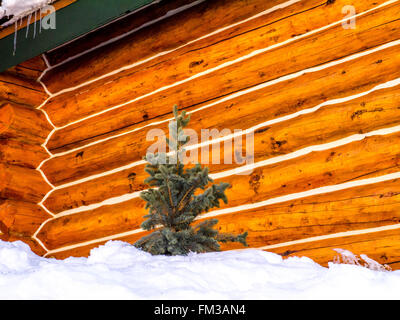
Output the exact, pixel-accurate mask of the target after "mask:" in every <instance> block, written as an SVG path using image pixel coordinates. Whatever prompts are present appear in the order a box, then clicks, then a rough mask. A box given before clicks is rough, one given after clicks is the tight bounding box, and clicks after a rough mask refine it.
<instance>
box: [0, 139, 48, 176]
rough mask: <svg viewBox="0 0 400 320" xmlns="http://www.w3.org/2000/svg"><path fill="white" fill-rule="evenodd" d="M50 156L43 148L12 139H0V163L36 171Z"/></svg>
mask: <svg viewBox="0 0 400 320" xmlns="http://www.w3.org/2000/svg"><path fill="white" fill-rule="evenodd" d="M49 157H50V155H49V154H48V153H47V152H46V150H45V149H44V147H42V146H41V145H38V144H29V143H24V142H21V141H17V140H12V139H0V163H7V164H12V165H16V166H20V167H26V168H32V169H36V168H37V167H38V166H39V165H40V164H41V163H42V162H43V161H44V160H46V159H48V158H49Z"/></svg>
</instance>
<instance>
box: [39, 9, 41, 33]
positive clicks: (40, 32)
mask: <svg viewBox="0 0 400 320" xmlns="http://www.w3.org/2000/svg"><path fill="white" fill-rule="evenodd" d="M39 33H42V9H39Z"/></svg>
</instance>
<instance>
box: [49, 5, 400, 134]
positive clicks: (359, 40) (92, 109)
mask: <svg viewBox="0 0 400 320" xmlns="http://www.w3.org/2000/svg"><path fill="white" fill-rule="evenodd" d="M399 8H400V5H399V6H397V7H396V6H391V7H388V8H384V9H382V10H377V11H376V12H372V13H370V14H368V15H365V16H362V17H360V18H359V19H358V20H357V21H358V22H357V23H358V28H357V29H356V30H354V31H351V32H349V30H345V29H343V27H342V25H341V24H339V25H338V26H336V27H334V28H331V29H328V30H324V31H321V32H319V33H318V34H312V35H310V36H308V37H305V38H303V39H301V40H298V41H294V42H292V43H291V44H288V45H285V46H280V47H278V48H274V49H271V50H268V51H267V52H264V53H262V54H258V55H256V56H254V57H252V58H248V59H244V60H243V61H239V62H237V63H235V64H233V65H229V66H226V67H224V68H221V69H219V70H216V71H215V72H212V73H209V74H206V75H203V76H201V77H198V78H195V79H191V80H190V81H187V82H185V83H181V84H180V85H178V86H174V87H172V88H169V89H165V90H163V91H162V92H160V93H155V94H153V95H151V97H148V98H149V99H150V98H151V101H152V102H151V103H152V107H151V109H152V110H150V108H149V107H147V108H146V104H147V100H146V99H145V100H143V99H140V100H139V101H136V102H133V103H129V104H127V105H125V106H123V107H120V108H118V109H117V110H114V111H113V112H112V114H113V115H114V117H116V118H117V119H118V118H120V126H119V127H118V128H121V127H123V126H127V125H129V124H134V123H137V122H141V121H143V120H145V119H148V118H154V117H155V116H158V115H162V114H165V113H167V112H169V110H170V108H171V105H174V104H176V103H178V104H179V105H180V106H182V107H189V106H191V105H195V104H199V103H202V102H204V101H209V100H211V99H215V98H218V97H221V96H225V95H228V94H230V93H234V92H237V91H239V90H241V89H245V88H249V87H251V86H255V85H258V84H260V83H264V82H266V81H268V80H272V79H276V78H279V77H280V76H284V75H287V74H290V73H294V72H296V71H300V70H304V69H306V68H309V67H313V66H315V65H319V64H323V63H325V62H329V61H332V60H335V59H339V58H342V57H344V56H347V55H350V54H353V53H356V52H359V51H361V50H363V49H367V48H371V47H375V46H377V45H379V44H382V43H385V42H389V41H391V40H394V39H397V38H398V36H399V34H398V32H397V30H396V29H397V28H398V26H397V27H396V25H397V24H398V25H399V26H400V22H398V21H392V20H394V19H396V18H395V17H396V16H400V9H399ZM317 16H321V13H319V14H318V15H317ZM383 17H386V18H383ZM389 17H390V18H389ZM309 20H312V19H309ZM332 20H333V21H325V23H330V22H334V21H337V20H336V19H332ZM383 20H384V21H383ZM286 24H289V25H286V26H285V28H284V29H285V30H286V31H284V33H283V34H286V33H287V29H288V28H289V30H290V27H291V24H290V23H289V22H286ZM292 24H293V23H292ZM323 25H325V24H323ZM374 26H375V27H374ZM268 27H269V28H273V27H271V26H268ZM302 28H304V27H302ZM255 32H257V31H255ZM264 32H267V30H265V31H264ZM242 37H248V38H246V39H247V40H245V41H244V40H243V41H242V42H243V43H244V47H245V48H247V49H245V51H250V52H251V51H252V50H251V48H252V46H253V41H254V39H253V37H251V36H249V35H247V34H246V35H243V36H242ZM255 39H258V40H260V41H261V42H263V40H264V44H263V45H262V47H264V46H265V41H267V43H268V44H275V41H271V40H269V38H268V37H265V34H264V37H262V38H261V39H260V38H259V36H257V37H256V38H255ZM265 39H266V40H265ZM239 40H240V39H236V38H234V39H232V40H230V41H229V42H233V43H232V44H227V43H225V44H219V45H218V44H217V45H216V46H218V47H219V46H221V48H216V47H213V46H211V47H207V48H206V49H203V52H204V51H208V52H210V51H211V54H212V53H213V52H214V50H215V52H216V53H215V54H216V55H217V57H218V56H219V55H220V54H221V50H222V52H226V51H227V48H228V47H231V46H232V47H235V48H236V46H237V43H236V41H239ZM239 43H241V41H239ZM332 43H335V46H333V45H332ZM249 47H250V49H249ZM267 47H268V45H267ZM239 49H241V47H240V48H239ZM228 51H229V52H232V51H236V49H235V50H228ZM239 52H241V50H239ZM304 52H308V54H304ZM194 54H197V56H196V59H195V57H192V58H191V59H190V60H186V59H185V58H182V59H183V62H181V63H180V64H179V65H178V66H176V65H175V64H174V66H173V68H172V70H173V71H175V72H178V73H171V72H167V71H165V70H164V68H167V67H162V66H156V67H155V69H156V70H155V69H154V68H152V70H145V71H143V72H145V73H147V76H145V75H143V74H142V73H139V74H138V75H137V78H136V79H135V81H131V80H130V79H127V81H125V80H123V79H121V80H119V81H118V82H119V83H114V84H113V83H109V84H107V85H106V86H105V87H102V86H101V87H99V88H97V89H95V90H94V92H92V91H93V90H89V91H87V89H85V90H81V91H82V92H80V94H78V92H77V93H75V94H74V95H73V96H71V93H69V95H70V96H69V97H68V99H66V97H63V96H57V97H55V98H54V99H51V100H50V101H49V102H48V103H47V104H46V106H45V107H44V108H45V110H46V111H47V112H48V114H49V116H50V118H51V119H52V121H53V123H55V124H56V125H58V126H63V125H66V124H68V123H71V122H73V121H75V120H79V119H82V118H83V117H86V116H89V115H93V114H95V113H97V112H100V111H104V110H107V109H108V108H110V107H112V106H116V105H118V104H120V103H122V102H124V103H126V102H128V101H130V100H132V99H134V98H137V97H140V96H142V95H144V94H149V93H151V92H153V91H154V90H155V89H156V88H159V87H162V86H163V85H164V84H171V83H174V82H177V81H178V80H180V79H182V77H185V78H187V76H188V75H189V74H190V72H194V71H192V70H191V68H190V63H191V62H193V61H194V62H195V61H201V60H202V59H203V61H205V65H208V64H209V63H211V65H215V64H218V65H221V64H222V63H223V62H226V60H225V55H223V56H222V57H220V58H217V59H216V60H215V61H214V62H211V61H209V60H210V59H211V60H213V59H214V58H210V57H209V56H208V55H207V54H206V53H204V54H202V52H200V53H194ZM242 56H243V54H242V53H241V55H240V57H242ZM228 57H229V55H228ZM222 58H223V61H221V59H222ZM176 67H177V68H178V67H179V68H178V70H175V68H176ZM157 68H161V69H159V70H158V71H157ZM203 68H204V67H203V66H202V64H201V65H199V67H198V68H197V70H198V71H197V72H200V71H201V70H202V69H203ZM170 69H171V67H170V68H167V70H170ZM180 70H183V71H180ZM182 72H183V73H182ZM164 75H165V76H166V77H167V78H166V83H165V81H164V80H163V79H164V77H165V76H164ZM185 75H186V76H185ZM133 76H134V77H135V76H136V75H133ZM175 77H177V79H176V80H175ZM147 79H148V80H147ZM171 80H172V81H171ZM211 83H212V84H213V85H212V86H211V85H210V84H211ZM132 86H133V87H132ZM82 89H83V88H82ZM154 105H157V108H154V107H153V106H154ZM66 110H68V114H66V112H65V111H66ZM127 110H129V111H130V112H129V113H130V119H131V120H130V121H129V122H127V119H126V118H125V117H124V116H123V115H124V112H126V111H127ZM154 110H157V111H154ZM71 113H72V115H71ZM133 113H135V117H134V115H133ZM154 113H155V114H154ZM92 120H93V119H92ZM118 128H116V129H118ZM106 132H107V131H106Z"/></svg>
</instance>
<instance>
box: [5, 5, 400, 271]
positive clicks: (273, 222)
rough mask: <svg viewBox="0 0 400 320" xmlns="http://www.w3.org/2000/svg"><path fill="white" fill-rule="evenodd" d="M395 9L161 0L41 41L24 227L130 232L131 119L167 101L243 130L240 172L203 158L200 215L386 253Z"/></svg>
mask: <svg viewBox="0 0 400 320" xmlns="http://www.w3.org/2000/svg"><path fill="white" fill-rule="evenodd" d="M349 5H350V6H354V7H355V9H356V14H357V15H356V20H355V21H356V27H355V28H354V29H353V28H348V27H347V26H348V24H346V23H347V20H346V16H345V13H343V12H344V11H343V8H344V7H345V6H349ZM399 18H400V3H399V1H397V0H393V1H384V0H365V1H355V0H336V1H332V0H330V1H326V0H301V1H300V0H291V1H284V0H270V1H266V0H217V1H202V0H198V1H194V0H174V1H162V2H160V3H157V4H154V5H151V6H149V7H147V8H145V9H143V10H141V11H140V12H137V13H135V14H131V15H129V16H128V17H126V18H124V19H121V20H118V21H116V22H114V23H112V24H110V25H108V26H106V27H104V28H102V29H100V30H98V31H95V32H92V33H90V34H88V35H87V36H85V37H82V38H80V39H78V40H76V41H74V42H71V43H69V44H66V45H64V46H63V47H60V48H58V49H55V50H53V51H51V52H48V53H46V54H45V55H44V58H45V59H46V61H47V63H48V67H47V68H46V69H45V70H44V71H43V72H42V73H41V75H40V77H39V80H40V82H41V84H42V85H43V88H44V89H45V91H46V93H47V97H46V101H45V102H44V103H41V102H42V101H43V92H41V96H40V97H41V98H40V99H39V98H38V101H35V103H33V107H37V106H38V105H40V106H39V110H40V111H41V112H43V114H44V115H45V119H47V120H48V121H49V122H50V125H51V127H50V129H49V127H48V123H46V121H45V120H43V121H44V122H43V124H42V126H43V127H45V129H44V128H43V129H42V130H41V132H42V133H44V136H43V135H41V136H40V139H38V140H35V141H34V142H31V141H29V143H30V144H32V145H34V146H36V147H37V146H38V144H39V143H40V142H42V141H43V140H45V142H44V143H45V144H44V145H45V147H46V148H45V149H47V151H48V152H49V154H50V156H47V155H46V153H44V152H42V153H40V152H39V153H35V154H41V155H42V156H43V158H40V157H39V156H38V157H37V158H39V159H37V160H38V161H37V162H35V163H31V164H28V163H23V162H24V158H23V157H22V159H21V160H20V161H21V166H20V167H21V168H22V167H24V166H25V167H29V166H30V167H29V168H30V171H29V172H31V173H32V172H33V170H32V168H36V171H37V173H40V175H37V176H38V177H39V178H38V179H39V180H40V178H42V180H44V181H45V182H46V183H45V184H43V187H40V186H41V185H42V184H40V183H38V182H35V184H33V183H32V182H33V181H34V180H31V178H29V179H28V178H26V179H25V180H24V182H25V184H26V185H27V186H28V187H34V188H35V189H36V190H37V192H36V193H34V194H33V195H30V196H31V197H28V196H26V198H24V199H23V200H24V201H26V202H23V204H24V205H25V204H26V203H29V204H34V205H36V206H38V207H39V209H38V211H35V210H34V208H31V207H30V208H29V209H27V211H29V210H33V211H35V219H36V220H35V223H36V225H35V227H36V226H37V228H36V229H35V231H32V230H31V229H30V233H28V234H29V237H30V238H29V239H32V240H30V241H36V242H37V243H39V244H40V248H41V250H43V252H44V253H43V254H44V255H45V256H48V257H55V258H66V257H69V256H87V255H88V254H89V251H90V250H91V249H92V248H95V247H97V246H99V245H101V244H104V243H105V242H106V241H108V240H123V241H128V242H134V241H136V240H137V239H138V238H140V237H142V236H143V235H144V234H145V233H144V232H143V230H141V229H140V224H141V222H142V221H143V218H142V217H143V215H145V210H144V203H143V201H142V200H140V199H139V198H138V195H139V192H140V191H142V190H144V189H145V188H146V186H145V185H144V184H143V180H144V179H145V177H146V174H145V172H144V170H143V168H144V163H143V161H142V157H143V155H144V154H145V152H146V150H147V148H148V147H149V145H150V144H152V142H148V141H146V134H147V132H148V130H150V129H152V128H161V129H164V130H167V124H168V121H169V119H171V116H172V115H171V109H172V106H173V105H174V104H177V105H178V106H179V108H180V109H181V110H183V109H184V110H187V111H189V112H190V113H191V114H192V121H191V123H190V127H191V128H192V129H194V130H196V131H197V132H200V129H207V128H210V129H212V128H216V129H219V130H222V129H224V128H229V129H231V130H232V131H233V130H234V129H243V130H247V131H249V132H254V141H255V145H254V165H252V166H251V169H252V173H251V174H250V175H243V174H240V173H243V172H245V171H246V170H247V171H248V170H249V167H248V166H245V165H239V164H235V163H234V164H211V165H210V171H211V172H212V174H213V177H214V178H215V179H216V181H217V182H218V181H225V182H229V183H230V184H231V185H232V188H231V189H229V190H228V192H227V196H228V199H229V203H228V204H227V205H223V206H222V207H221V208H220V209H218V210H214V211H212V212H209V213H208V214H207V215H206V216H204V218H205V217H207V218H208V217H217V218H218V219H219V225H218V226H219V228H220V229H221V230H222V231H226V232H235V233H237V232H242V231H245V230H247V231H248V232H249V237H248V242H249V244H250V246H251V247H253V248H262V249H264V250H268V251H273V252H276V253H279V254H281V255H282V256H285V257H286V256H293V255H300V256H302V255H304V256H308V257H311V258H313V259H315V260H316V261H317V262H320V263H322V264H326V263H327V262H328V261H332V259H333V257H334V255H335V254H336V253H335V251H333V249H334V248H343V249H348V250H351V251H353V252H354V253H356V254H362V253H363V254H367V255H368V256H369V257H370V258H373V259H375V260H377V261H379V262H380V263H386V264H389V265H390V266H392V267H393V268H395V269H396V268H398V266H399V261H400V232H399V231H400V230H399V229H400V223H399V219H400V204H399V201H400V180H399V178H400V140H399V138H400V122H399V121H400V19H399ZM344 26H345V27H344ZM38 90H39V91H41V90H40V89H38ZM19 99H20V100H19V101H16V102H18V103H22V104H23V102H24V100H23V99H24V97H23V96H21V97H20V98H19ZM9 108H11V107H9ZM10 110H11V109H10ZM29 110H33V109H29ZM10 112H11V111H10ZM15 114H20V115H21V117H24V115H23V113H22V112H20V113H18V112H15ZM28 118H29V117H28ZM21 122H22V119H21ZM35 123H36V125H37V122H36V121H35ZM44 123H46V125H45V124H44ZM30 128H31V127H30ZM16 131H18V130H17V129H16ZM7 138H8V136H7ZM33 140H34V139H33ZM5 141H14V140H11V139H9V140H5ZM42 151H43V150H42ZM223 151H224V150H223ZM239 151H241V150H231V152H239ZM2 154H3V153H2ZM3 157H4V156H3ZM26 158H27V157H26ZM35 159H36V158H35ZM3 162H7V161H6V160H3ZM38 163H39V165H38ZM7 168H8V167H7ZM18 168H19V167H18ZM21 170H22V169H21ZM18 174H21V178H19V179H22V176H25V173H22V172H21V173H20V172H19V173H18ZM14 176H15V177H17V178H18V177H19V176H18V175H16V174H15V175H14ZM32 179H33V178H32ZM21 181H22V180H21ZM42 183H43V181H42ZM48 185H49V186H50V187H49V186H48ZM10 194H12V192H10ZM6 198H7V197H6ZM38 198H40V199H38ZM15 200H17V201H20V200H21V199H15ZM12 201H14V199H13V200H12ZM13 204H14V207H15V208H16V209H15V210H14V211H12V210H11V209H10V211H12V212H18V213H21V215H22V214H24V212H25V211H24V210H25V206H23V205H21V204H20V203H15V202H13ZM35 208H36V209H37V207H35ZM39 211H40V214H39V213H38V212H39ZM4 212H5V211H4ZM29 212H30V211H29ZM9 215H10V214H7V213H4V214H3V220H4V221H5V219H6V218H8V217H9ZM3 220H2V221H3ZM20 220H21V221H22V220H23V219H20ZM2 224H4V225H5V226H4V227H3V229H2V231H3V230H4V231H7V227H6V223H4V222H2ZM22 224H23V223H22V222H21V225H22ZM38 224H39V225H38ZM32 229H34V228H32ZM4 231H3V232H4ZM36 242H35V243H36ZM233 248H238V247H236V246H224V249H233Z"/></svg>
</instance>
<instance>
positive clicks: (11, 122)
mask: <svg viewBox="0 0 400 320" xmlns="http://www.w3.org/2000/svg"><path fill="white" fill-rule="evenodd" d="M51 130H52V126H51V125H50V123H49V122H48V121H47V119H46V117H45V115H44V113H43V112H42V111H40V110H37V109H32V108H28V107H25V106H20V105H17V104H12V103H8V102H0V138H2V139H8V138H12V139H18V140H20V141H23V142H29V143H36V144H43V143H44V142H45V141H46V139H47V136H48V135H49V133H50V132H51Z"/></svg>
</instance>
